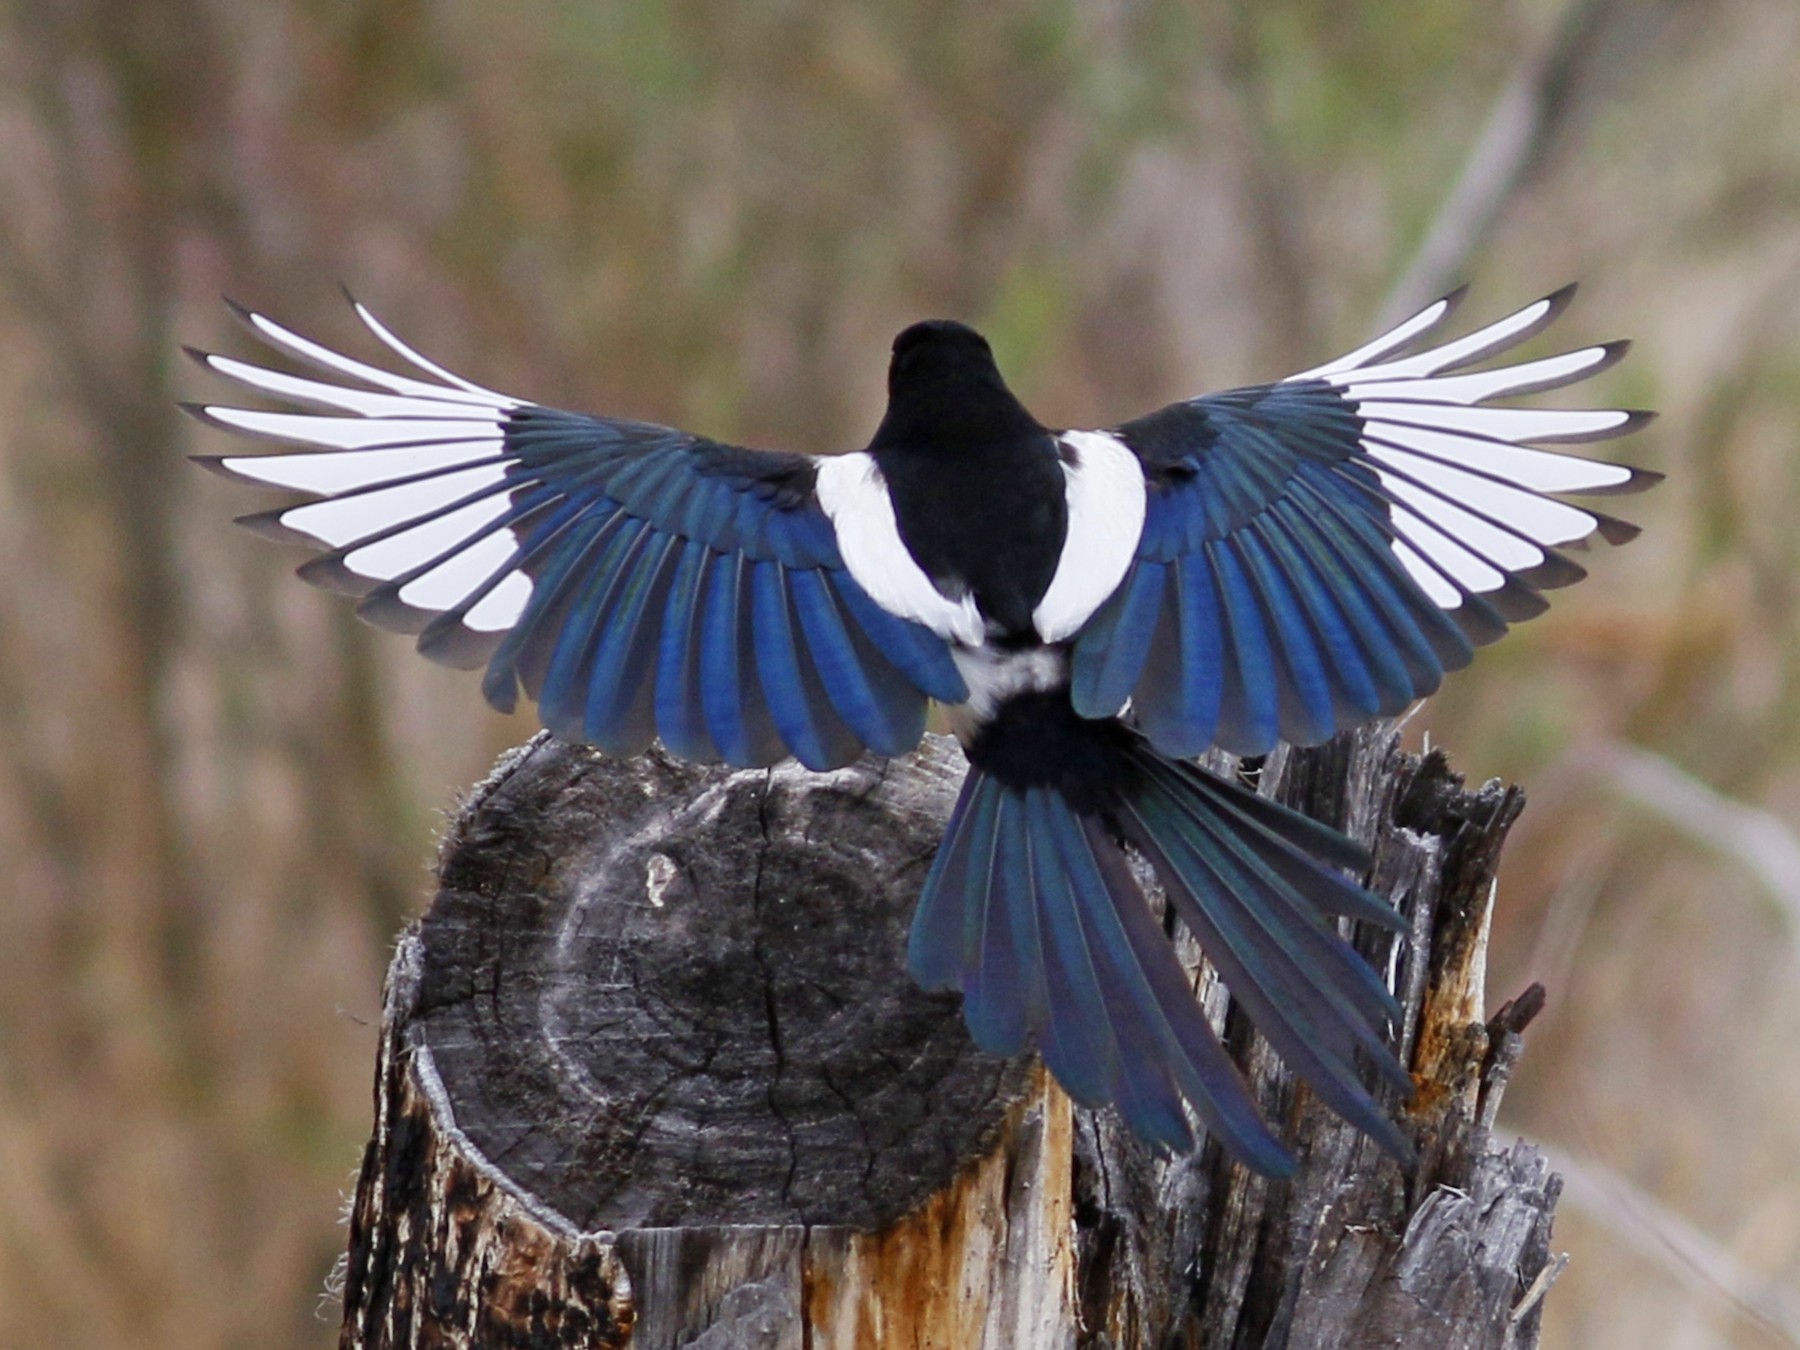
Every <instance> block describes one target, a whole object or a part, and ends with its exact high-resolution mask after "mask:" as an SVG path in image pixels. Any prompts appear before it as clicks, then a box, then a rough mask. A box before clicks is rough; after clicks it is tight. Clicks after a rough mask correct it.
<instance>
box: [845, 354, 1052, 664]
mask: <svg viewBox="0 0 1800 1350" xmlns="http://www.w3.org/2000/svg"><path fill="white" fill-rule="evenodd" d="M869 450H870V453H872V454H873V455H874V456H875V460H876V462H877V463H878V464H879V465H880V467H881V472H882V474H883V476H884V477H885V478H886V480H887V486H888V494H889V496H890V498H891V499H892V501H893V503H894V515H895V518H896V520H897V521H898V523H899V527H900V538H901V540H902V541H903V542H904V543H905V544H906V547H907V549H908V550H909V551H910V552H911V553H912V555H913V557H914V558H915V559H916V560H917V561H918V564H919V566H920V567H921V568H922V569H923V570H924V572H925V574H926V575H927V576H928V577H930V578H931V580H932V582H933V584H935V585H936V586H937V588H938V589H939V590H941V591H943V592H944V593H945V594H946V595H950V596H956V597H960V596H963V595H968V594H973V595H974V597H975V602H976V604H977V605H978V606H979V607H980V609H981V612H982V613H983V614H984V615H985V616H986V617H987V618H988V620H989V621H990V623H991V624H992V625H993V626H994V627H996V628H997V629H998V631H999V635H1000V636H1001V637H1002V638H1003V639H1005V638H1011V639H1013V640H1014V641H1029V640H1030V638H1031V612H1032V610H1034V609H1035V608H1036V607H1037V603H1038V601H1039V600H1041V599H1042V598H1043V595H1044V592H1045V591H1046V590H1048V589H1049V586H1050V579H1051V577H1052V576H1054V575H1055V572H1056V564H1057V561H1058V559H1059V558H1060V557H1061V556H1062V546H1063V538H1064V536H1065V534H1066V533H1067V531H1068V506H1067V503H1066V501H1065V497H1064V491H1065V489H1064V480H1063V471H1062V464H1061V460H1060V459H1059V457H1058V449H1057V442H1056V438H1055V437H1054V436H1053V435H1052V434H1051V433H1050V432H1049V431H1047V430H1045V428H1044V427H1043V426H1042V425H1041V424H1040V423H1039V422H1038V420H1037V419H1036V418H1035V417H1033V416H1032V415H1031V414H1030V413H1029V412H1027V411H1026V409H1025V406H1024V405H1023V404H1021V403H1020V402H1019V400H1018V399H1017V398H1016V397H1014V396H1013V392H1012V390H1010V389H1008V388H1007V387H1006V381H1005V380H1003V379H1002V378H1001V377H1000V370H999V367H997V366H996V365H995V364H994V354H993V351H992V349H990V348H989V346H988V344H987V339H985V338H983V337H982V336H981V334H979V333H977V332H976V331H975V330H974V329H972V328H968V327H966V326H965V325H963V324H960V323H957V322H955V321H954V320H951V319H931V320H928V321H926V322H924V323H916V324H914V325H913V326H912V327H910V328H908V329H906V330H905V331H904V332H902V333H901V334H900V336H899V337H897V338H895V339H894V355H893V360H892V362H891V363H890V365H889V367H888V406H887V414H886V416H884V417H883V418H882V420H881V425H880V427H879V428H877V430H876V432H875V436H874V439H873V440H871V441H870V442H869Z"/></svg>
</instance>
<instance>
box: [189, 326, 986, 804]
mask: <svg viewBox="0 0 1800 1350" xmlns="http://www.w3.org/2000/svg"><path fill="white" fill-rule="evenodd" d="M234 308H235V307H234ZM356 308H357V312H358V314H359V315H360V316H361V317H362V319H363V321H364V322H365V323H366V324H367V325H368V326H369V328H370V330H371V331H372V332H373V333H374V334H375V335H376V337H378V338H379V339H381V341H382V342H383V343H385V344H386V345H387V346H388V347H389V348H390V349H392V350H393V351H394V352H395V353H396V354H397V355H399V356H400V357H401V358H403V359H404V360H405V361H407V362H408V363H410V364H411V365H412V366H414V367H416V368H417V370H418V372H419V375H418V376H415V375H410V374H407V375H403V374H397V373H395V372H393V371H389V370H386V369H382V368H380V367H377V366H372V365H368V364H365V363H363V362H361V361H357V360H354V359H352V358H350V357H347V356H343V355H340V354H338V353H337V352H334V351H331V350H329V349H327V348H325V347H321V346H320V345H318V344H317V343H314V342H312V341H310V340H308V339H306V338H304V337H301V336H300V335H298V334H296V333H293V332H291V331H289V330H288V329H286V328H283V327H282V326H281V325H279V324H277V323H275V322H274V321H273V320H271V319H268V318H267V317H265V316H263V315H260V314H255V313H252V312H250V311H248V310H239V311H238V314H239V317H240V318H241V319H242V320H243V321H244V323H245V324H246V325H247V326H248V327H249V329H250V330H251V332H252V333H254V334H255V335H256V336H257V337H258V338H260V339H261V340H262V341H263V342H265V343H267V344H268V345H270V346H271V347H274V348H275V349H277V350H279V351H281V352H283V353H285V354H286V355H288V356H290V357H292V358H295V359H296V360H297V361H299V362H300V363H302V364H304V365H306V366H309V367H311V368H312V369H314V370H315V371H317V372H319V373H320V374H322V375H323V376H324V378H322V379H315V378H309V377H305V376H299V375H293V374H288V373H285V372H282V371H277V370H271V369H267V368H265V367H262V366H258V365H253V364H250V363H248V362H244V361H239V360H236V359H234V358H232V357H227V356H217V355H210V354H207V353H202V352H193V353H191V354H192V355H193V356H194V358H195V359H196V360H197V361H199V362H200V364H201V365H202V366H204V367H205V368H206V369H208V370H210V371H212V372H214V373H216V374H218V375H222V376H224V377H226V378H227V379H230V380H233V381H235V382H236V383H238V384H240V385H242V386H244V387H246V388H248V389H250V390H253V391H255V392H256V393H258V394H260V395H263V396H266V397H268V398H270V399H272V400H275V401H278V402H280V403H284V404H289V405H301V406H304V407H308V408H311V409H316V410H319V411H306V412H297V411H261V410H257V409H249V408H234V407H223V406H219V405H216V404H198V405H189V409H188V410H189V411H190V412H192V413H194V414H195V415H196V416H197V417H199V418H201V419H202V420H203V421H205V422H208V423H210V424H212V425H215V426H219V427H222V428H224V429H226V430H228V431H232V432H236V433H238V434H240V435H246V436H253V437H260V438H265V439H272V440H276V441H285V442H290V443H293V444H296V445H300V446H305V447H309V448H308V449H305V450H301V451H299V452H297V453H283V454H268V455H224V456H204V457H201V462H202V463H204V464H205V465H206V466H207V467H209V468H212V469H214V470H216V471H218V472H220V473H223V474H225V475H227V476H229V477H233V478H238V479H244V480H247V481H250V482H255V483H259V484H264V485H269V486H274V487H280V488H287V489H291V490H294V491H297V492H300V493H304V494H307V495H308V496H310V497H312V498H314V499H315V500H312V501H309V502H306V503H304V504H302V505H296V506H287V507H283V508H279V509H276V510H273V511H265V512H261V513H258V514H256V515H252V516H246V517H243V518H242V520H243V523H244V524H246V525H249V526H251V527H252V528H254V529H256V530H258V531H259V532H261V533H264V534H269V535H273V536H275V537H277V538H282V539H292V540H298V541H300V542H302V543H306V544H309V545H312V546H313V547H315V548H320V549H323V550H324V552H322V553H321V554H320V555H319V556H318V557H316V558H313V559H312V560H310V561H309V562H307V563H306V564H305V565H303V566H302V567H301V569H300V574H301V576H303V577H304V578H305V579H307V580H308V581H311V582H313V583H315V584H317V585H320V586H324V587H327V588H330V589H333V590H338V591H343V592H347V593H350V594H353V595H358V596H360V597H362V599H361V604H360V605H359V607H358V608H359V612H360V613H361V614H362V616H363V617H364V618H366V619H368V620H369V621H370V622H372V623H375V624H377V625H379V626H381V627H383V628H388V629H392V630H394V631H397V632H402V633H411V634H416V635H417V636H418V646H419V650H420V651H421V652H423V653H424V654H425V655H426V656H428V657H431V658H432V659H433V660H437V661H440V662H443V663H445V664H448V665H453V666H458V667H461V668H464V669H474V668H476V667H480V666H483V665H485V666H486V675H485V678H484V680H483V692H484V693H485V694H486V695H487V698H488V701H489V702H490V703H492V704H493V705H494V706H495V707H497V708H499V709H501V710H502V711H510V710H511V709H512V707H513V706H514V704H515V702H516V700H517V697H518V690H519V688H520V687H521V686H522V687H523V688H524V690H525V693H526V694H527V695H528V696H529V697H530V698H532V699H534V700H536V702H537V703H538V705H539V715H540V716H541V718H542V720H543V722H544V725H545V726H547V727H549V728H550V729H551V730H552V731H554V732H555V733H556V734H558V735H559V736H562V737H564V738H565V739H570V740H580V741H587V742H591V743H592V744H595V745H598V746H599V747H601V748H602V749H604V750H607V751H609V752H612V753H617V754H632V753H636V752H637V751H640V750H642V749H643V748H644V747H645V746H646V745H648V744H649V742H650V740H651V738H652V736H660V737H661V739H662V740H663V742H664V743H665V744H666V745H668V746H669V748H670V749H672V750H674V751H675V752H676V753H678V754H680V755H683V756H684V757H687V758H692V759H698V760H717V759H722V760H724V761H726V762H728V763H731V764H735V765H740V766H755V765H764V764H769V763H773V762H774V761H776V760H778V759H781V758H784V757H785V756H786V755H788V754H792V755H794V756H796V757H797V758H799V759H800V760H801V761H802V762H803V763H805V764H806V765H807V766H808V767H810V768H815V769H816V768H829V767H834V766H836V765H839V764H843V763H846V762H847V761H849V760H851V759H854V758H855V757H856V755H858V754H860V753H861V751H862V749H863V748H864V747H867V748H869V749H871V750H874V751H876V752H877V753H881V754H900V753H903V752H905V751H907V750H909V749H911V748H912V746H913V745H914V744H916V743H917V741H918V739H919V737H920V735H921V734H922V732H923V730H924V725H925V712H926V705H927V699H928V697H930V698H939V699H943V700H946V701H950V702H956V701H959V700H961V699H962V698H964V697H966V696H967V687H966V686H965V684H964V683H963V680H962V677H961V676H960V675H959V674H958V673H957V671H956V668H955V665H954V664H953V663H952V661H951V660H950V656H949V648H948V646H947V644H946V642H945V640H944V638H943V637H941V636H939V635H938V633H937V632H934V631H932V629H931V628H930V627H928V626H926V622H931V621H933V620H941V621H942V622H940V624H939V626H940V627H947V626H948V627H953V626H954V623H955V622H956V620H957V617H958V616H957V615H955V614H953V613H952V614H942V615H940V614H937V613H935V612H934V611H933V606H934V605H943V604H947V603H948V602H945V601H943V600H942V597H938V596H937V595H936V593H935V592H934V591H930V590H929V589H928V587H927V586H926V585H925V583H924V579H923V576H922V574H921V575H920V576H919V577H917V578H911V579H910V581H911V582H912V583H913V588H912V591H911V592H908V591H907V589H906V587H907V584H908V581H909V578H906V577H901V578H900V579H899V581H898V583H896V584H897V586H898V587H899V592H898V595H897V597H894V596H890V597H884V599H885V601H886V603H885V604H878V603H876V602H875V600H873V599H871V597H870V595H869V594H868V592H867V591H866V590H865V589H864V588H863V587H861V586H859V585H858V584H857V582H856V581H855V580H854V579H853V578H852V577H851V575H850V572H849V570H848V569H847V568H846V567H845V564H844V558H843V547H842V546H840V543H839V538H838V529H837V524H838V523H839V522H838V521H837V520H835V519H834V517H844V516H855V517H856V520H855V524H856V525H857V526H858V527H859V534H858V540H859V542H858V544H857V545H855V546H861V547H866V546H867V544H866V542H863V541H866V539H867V538H869V537H873V538H874V539H875V541H876V544H875V546H876V547H880V546H881V544H882V542H883V540H882V537H881V536H882V531H883V530H884V529H885V530H886V531H887V532H890V533H891V532H892V530H893V528H894V526H893V522H892V512H891V508H887V513H886V515H885V516H883V514H882V509H883V508H884V507H885V506H886V497H885V494H884V493H882V492H880V491H872V490H867V488H866V485H865V484H864V482H863V479H862V478H861V477H859V476H858V475H859V474H866V472H867V470H868V466H867V465H866V464H865V463H863V462H862V461H866V459H867V457H866V456H843V457H825V458H815V457H813V456H808V455H795V454H781V453H774V452H768V451H758V450H746V449H742V448H739V447H736V446H729V445H725V444H721V443H719V442H716V441H711V440H707V439H705V438H704V437H699V436H694V435H691V434H689V433H687V432H683V431H677V430H675V429H673V428H669V427H662V426H655V425H651V424H649V423H643V422H632V421H626V420H623V419H619V418H608V417H591V416H586V415H583V414H579V413H569V412H561V411H558V410H556V409H554V408H546V407H542V406H540V405H537V404H534V403H529V402H525V401H523V400H520V399H515V398H511V397H509V396H507V395H505V394H500V393H496V392H495V391H493V390H491V389H484V388H482V387H481V386H479V385H476V384H472V383H470V382H469V381H467V380H464V379H462V378H460V377H458V376H456V375H453V374H451V373H450V372H448V371H446V370H444V369H442V368H441V367H439V366H437V365H435V364H434V363H432V362H431V361H428V360H427V359H426V358H424V357H422V356H420V355H419V354H418V353H416V352H414V351H413V350H412V349H411V348H410V347H408V346H407V345H406V344H405V343H403V342H401V341H400V340H399V339H398V338H396V337H395V336H394V335H393V334H392V333H390V332H389V331H388V330H387V329H386V328H385V327H383V326H382V324H381V323H380V322H379V321H378V320H376V319H375V318H374V316H373V315H371V314H370V313H369V312H368V311H367V310H366V309H364V308H363V307H362V306H361V305H357V306H356ZM420 376H422V377H423V378H420ZM896 542H897V541H896ZM889 554H890V555H891V556H902V557H903V556H904V555H902V554H900V553H899V551H898V549H897V548H890V549H889ZM909 601H911V602H912V603H910V604H909V603H908V602H909ZM921 619H923V620H925V621H926V622H920V621H919V620H921Z"/></svg>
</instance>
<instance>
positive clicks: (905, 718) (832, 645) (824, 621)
mask: <svg viewBox="0 0 1800 1350" xmlns="http://www.w3.org/2000/svg"><path fill="white" fill-rule="evenodd" d="M788 593H789V596H790V598H791V599H792V601H793V605H794V611H795V613H796V614H797V615H798V616H799V619H800V627H801V629H802V631H803V632H804V633H805V636H806V645H807V647H808V649H809V650H810V651H811V653H812V659H813V664H814V666H815V667H816V669H817V670H818V672H819V679H820V681H821V682H822V683H823V684H824V686H825V691H826V693H827V694H829V695H830V697H831V701H832V704H833V706H834V707H836V709H837V711H838V713H839V715H840V716H842V717H843V719H844V721H845V722H846V723H848V724H849V726H850V729H851V730H852V731H853V732H855V733H856V735H857V736H858V737H860V738H861V740H862V742H863V744H865V745H867V746H868V747H869V749H871V750H873V751H874V752H875V753H876V754H878V755H901V754H905V753H906V752H907V751H908V750H910V749H911V748H912V747H913V746H915V745H917V744H918V743H919V737H920V736H922V735H923V734H924V732H925V711H926V699H925V696H924V694H923V693H922V692H921V691H920V690H919V689H918V688H917V687H916V686H914V685H913V684H912V683H911V682H909V681H908V680H907V679H906V678H905V677H904V676H903V675H901V674H900V672H899V670H898V669H897V668H896V667H895V666H894V665H893V663H892V662H890V661H888V660H887V659H885V658H884V657H883V656H882V655H881V654H880V652H879V651H877V650H876V648H875V647H874V645H873V644H872V643H871V642H870V641H869V639H868V638H867V637H866V636H864V635H863V634H862V632H861V630H860V629H859V628H855V627H854V626H853V621H850V620H848V618H847V616H846V614H845V611H844V608H843V606H842V605H841V604H840V603H839V601H838V600H837V597H836V593H835V592H834V591H833V589H832V586H831V583H830V582H829V581H828V580H827V579H826V576H825V574H824V572H823V571H822V570H821V569H818V568H810V569H807V570H805V571H800V572H792V573H790V574H789V575H788Z"/></svg>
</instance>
